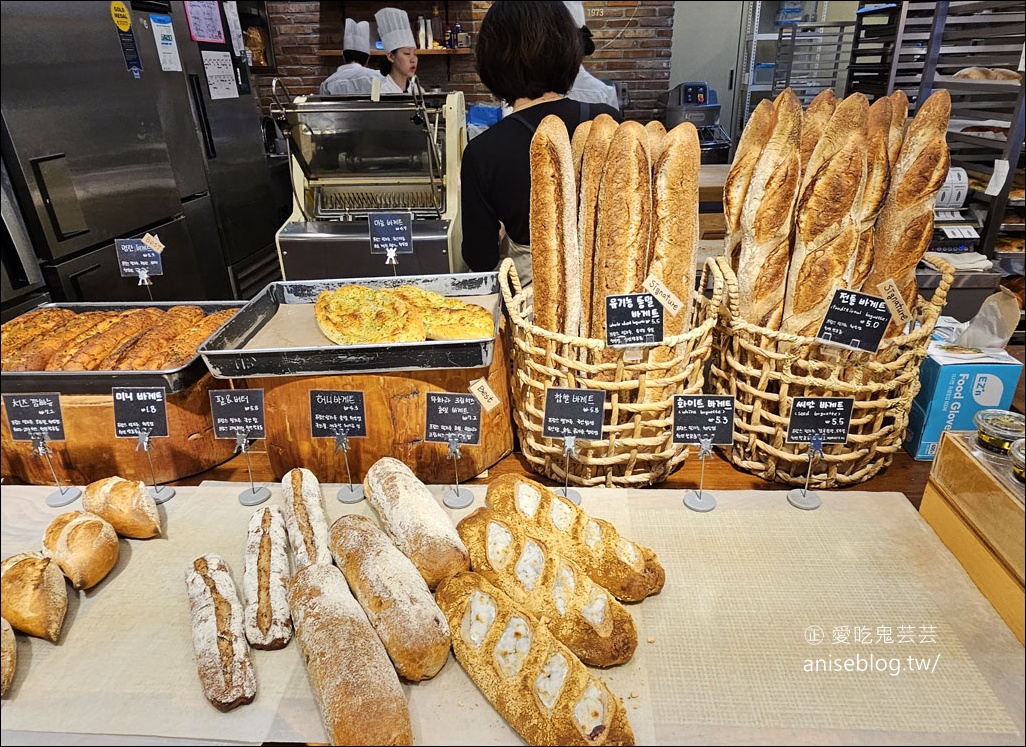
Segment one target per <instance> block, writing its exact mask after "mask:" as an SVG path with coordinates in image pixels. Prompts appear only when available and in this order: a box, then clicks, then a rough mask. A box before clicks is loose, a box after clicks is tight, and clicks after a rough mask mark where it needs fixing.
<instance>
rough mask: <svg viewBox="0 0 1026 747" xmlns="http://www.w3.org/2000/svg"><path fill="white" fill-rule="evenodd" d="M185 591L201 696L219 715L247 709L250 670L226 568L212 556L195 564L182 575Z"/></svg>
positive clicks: (251, 694) (252, 690)
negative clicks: (183, 576)
mask: <svg viewBox="0 0 1026 747" xmlns="http://www.w3.org/2000/svg"><path fill="white" fill-rule="evenodd" d="M185 587H186V593H187V594H188V597H189V615H190V620H191V626H192V648H193V651H194V652H195V654H196V671H197V672H198V674H199V679H200V685H201V686H202V687H203V694H204V695H205V696H206V698H207V700H209V701H210V703H211V705H213V706H214V707H215V708H217V710H219V711H230V710H232V709H233V708H238V707H239V706H241V705H246V704H247V703H252V702H253V698H255V697H256V690H257V681H256V670H255V669H254V668H253V661H252V658H251V657H250V653H249V643H248V642H247V641H246V632H245V623H244V618H245V610H244V608H243V605H242V601H241V600H240V599H239V595H238V591H237V590H236V588H235V582H234V581H233V580H232V575H231V570H230V569H229V568H228V564H227V563H226V562H225V561H224V558H222V557H220V556H219V555H216V554H214V553H209V554H207V555H202V556H200V557H198V558H196V559H195V560H194V561H193V562H192V564H191V565H190V566H189V567H188V569H187V570H186V572H185Z"/></svg>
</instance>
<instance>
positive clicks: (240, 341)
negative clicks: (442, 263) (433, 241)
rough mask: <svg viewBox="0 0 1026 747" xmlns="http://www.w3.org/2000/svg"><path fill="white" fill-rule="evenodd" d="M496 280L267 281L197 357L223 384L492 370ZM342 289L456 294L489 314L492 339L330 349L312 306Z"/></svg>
mask: <svg viewBox="0 0 1026 747" xmlns="http://www.w3.org/2000/svg"><path fill="white" fill-rule="evenodd" d="M498 279H499V274H498V273H497V272H476V273H473V272H472V273H463V274H457V275H400V276H398V277H377V278H345V279H332V280H303V281H279V282H273V283H270V284H269V285H268V286H267V287H266V288H264V290H263V291H261V292H260V293H259V294H258V295H257V296H256V297H255V298H254V299H253V300H252V301H250V302H249V303H248V304H247V305H246V307H245V308H243V309H242V311H240V312H239V313H238V314H236V315H235V316H234V317H232V319H230V320H229V321H228V323H227V324H225V325H224V326H223V327H222V328H221V329H220V330H218V331H217V333H216V334H214V335H213V336H211V337H210V338H209V339H208V340H207V341H206V342H205V343H204V344H203V345H201V346H200V349H199V352H200V355H201V356H202V357H203V360H204V361H206V363H207V367H208V368H209V369H210V372H211V373H212V374H213V375H214V376H216V377H218V378H222V379H233V378H249V377H251V376H297V375H307V374H312V375H318V374H347V373H374V372H381V371H406V370H411V369H440V368H480V367H483V366H488V365H491V362H492V353H493V352H494V348H495V336H494V335H497V334H498V329H499V316H500V311H501V296H500V295H499V281H498ZM343 285H365V286H367V287H370V288H395V287H398V286H400V285H415V286H418V287H420V288H424V289H426V290H431V291H435V292H436V293H441V294H442V295H443V296H455V297H458V298H460V300H462V301H466V302H468V303H476V304H478V305H480V306H483V307H484V308H486V309H488V310H489V311H491V314H492V320H493V322H494V327H493V331H494V335H493V336H492V337H491V338H487V339H477V340H428V341H426V342H395V343H381V344H374V345H336V344H335V343H333V342H331V341H330V340H328V338H326V337H325V336H324V335H323V334H322V333H321V331H320V329H319V328H318V326H317V321H316V319H315V318H314V313H313V306H314V303H315V302H316V301H317V296H318V295H320V293H321V292H322V291H325V290H334V289H336V288H339V287H341V286H343Z"/></svg>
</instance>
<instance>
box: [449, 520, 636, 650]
mask: <svg viewBox="0 0 1026 747" xmlns="http://www.w3.org/2000/svg"><path fill="white" fill-rule="evenodd" d="M456 529H457V530H458V531H459V533H460V537H462V538H463V542H464V543H465V544H466V546H467V550H469V551H470V567H471V569H472V570H473V571H474V572H476V573H480V574H481V575H482V576H484V577H485V578H486V579H488V581H489V583H491V584H493V585H495V586H497V587H498V588H499V589H502V591H503V592H505V593H506V594H508V595H509V596H510V598H512V599H513V601H514V602H516V603H517V605H518V606H520V607H521V608H523V609H525V610H527V611H528V612H530V613H531V614H532V615H534V616H535V617H537V618H538V619H539V620H544V621H545V624H546V626H547V627H548V629H549V630H550V631H551V632H552V634H553V635H554V636H555V637H556V638H558V639H559V640H560V641H561V642H562V643H563V645H565V646H566V647H567V648H569V649H570V650H571V651H573V652H574V654H575V655H576V656H577V657H578V658H579V659H580V660H581V661H582V662H584V663H585V664H587V665H588V666H592V667H611V666H615V665H617V664H623V663H624V662H625V661H628V660H629V659H630V658H631V656H632V655H633V654H634V650H635V649H636V648H637V646H638V631H637V628H636V627H635V625H634V619H633V618H632V617H631V613H630V612H628V611H627V609H626V608H625V607H624V606H623V605H622V604H620V603H619V602H618V601H616V599H614V598H613V597H612V596H611V595H610V594H609V592H608V591H606V590H605V589H604V588H602V587H601V586H599V585H598V584H596V583H595V582H594V581H592V580H591V579H590V578H589V577H588V574H586V573H585V572H584V571H583V570H582V569H581V568H580V567H579V566H578V565H577V563H575V562H574V561H572V560H570V559H569V557H567V554H568V553H569V554H572V553H573V549H572V548H566V547H565V545H566V542H565V541H564V542H561V543H557V542H555V541H552V540H544V539H541V538H540V537H537V536H536V535H534V534H533V533H532V531H531V528H530V526H528V525H525V524H524V523H523V522H520V521H518V520H517V518H516V517H515V516H513V517H506V516H504V515H502V514H499V513H498V512H497V511H495V510H494V509H490V508H478V509H476V510H475V511H474V512H473V513H471V514H468V515H467V516H465V517H464V518H463V519H461V520H460V523H459V524H457V525H456Z"/></svg>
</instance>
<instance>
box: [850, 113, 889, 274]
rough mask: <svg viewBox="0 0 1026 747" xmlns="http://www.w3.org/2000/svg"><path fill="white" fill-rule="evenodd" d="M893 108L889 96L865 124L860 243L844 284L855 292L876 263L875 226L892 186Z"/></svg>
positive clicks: (858, 218) (858, 214) (859, 217)
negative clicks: (888, 149)
mask: <svg viewBox="0 0 1026 747" xmlns="http://www.w3.org/2000/svg"><path fill="white" fill-rule="evenodd" d="M892 109H893V104H892V101H891V99H890V97H888V96H884V97H882V98H879V99H877V100H876V101H874V102H873V105H872V106H870V107H869V117H868V120H867V122H866V183H865V187H864V188H863V190H862V199H861V201H860V204H859V205H858V206H857V207H858V210H857V213H856V217H857V220H858V227H859V243H858V248H857V249H856V250H855V255H854V256H853V257H852V261H851V262H849V263H848V269H847V270H846V271H845V273H844V285H845V287H847V288H851V289H852V290H858V291H860V290H862V284H863V283H865V282H866V276H867V275H868V274H869V268H870V267H871V266H872V264H873V227H874V226H875V225H876V218H877V216H878V215H879V214H880V208H881V207H883V201H884V199H885V198H886V197H887V189H888V188H889V187H890V184H891V164H890V162H889V161H888V155H887V145H888V142H889V139H890V132H891V121H892V119H893V116H894V113H893V111H892Z"/></svg>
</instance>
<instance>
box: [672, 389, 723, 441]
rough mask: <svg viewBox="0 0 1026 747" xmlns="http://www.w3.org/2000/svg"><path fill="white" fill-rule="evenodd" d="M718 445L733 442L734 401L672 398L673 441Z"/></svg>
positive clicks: (697, 396) (718, 397) (690, 396)
mask: <svg viewBox="0 0 1026 747" xmlns="http://www.w3.org/2000/svg"><path fill="white" fill-rule="evenodd" d="M703 439H709V440H710V442H711V443H713V444H715V445H717V446H727V445H730V444H732V443H734V398H733V397H725V396H721V395H715V394H675V395H674V396H673V442H674V443H675V444H699V443H701V442H702V440H703Z"/></svg>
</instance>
